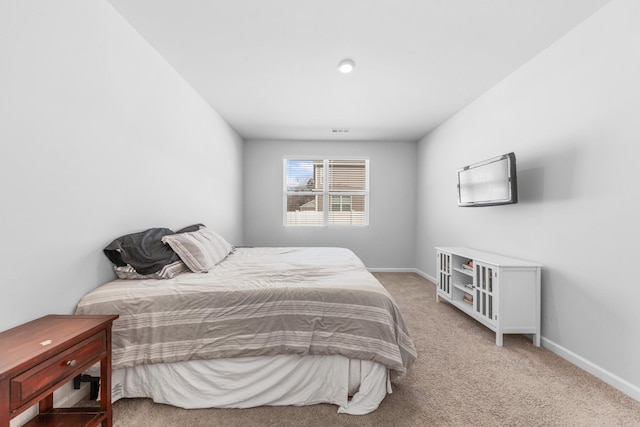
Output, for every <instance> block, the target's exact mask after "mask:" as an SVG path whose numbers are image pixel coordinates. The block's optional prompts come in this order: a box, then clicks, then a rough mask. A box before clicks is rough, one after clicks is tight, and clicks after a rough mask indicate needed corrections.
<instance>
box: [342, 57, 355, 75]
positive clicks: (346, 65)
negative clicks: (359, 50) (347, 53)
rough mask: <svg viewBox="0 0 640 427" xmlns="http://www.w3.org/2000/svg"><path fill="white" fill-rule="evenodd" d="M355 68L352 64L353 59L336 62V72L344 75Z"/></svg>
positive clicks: (353, 63)
mask: <svg viewBox="0 0 640 427" xmlns="http://www.w3.org/2000/svg"><path fill="white" fill-rule="evenodd" d="M355 66H356V63H355V62H353V59H349V58H345V59H343V60H342V61H340V62H338V70H340V72H341V73H344V74H347V73H350V72H352V71H353V69H354V68H355Z"/></svg>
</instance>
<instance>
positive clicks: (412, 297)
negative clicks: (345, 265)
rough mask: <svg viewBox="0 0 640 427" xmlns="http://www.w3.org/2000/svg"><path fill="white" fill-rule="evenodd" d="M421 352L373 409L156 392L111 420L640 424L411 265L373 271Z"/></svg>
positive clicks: (572, 371) (120, 408)
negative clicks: (243, 404)
mask: <svg viewBox="0 0 640 427" xmlns="http://www.w3.org/2000/svg"><path fill="white" fill-rule="evenodd" d="M376 277H377V278H378V279H379V280H380V282H381V283H382V284H383V285H384V286H385V287H386V288H387V289H388V290H389V292H390V293H391V294H392V295H393V297H394V298H395V299H396V301H397V302H398V305H399V306H400V308H401V310H402V312H403V314H404V317H405V321H406V322H407V324H408V327H409V331H410V332H411V335H412V337H413V339H414V342H415V344H416V348H417V350H418V360H417V362H416V363H415V364H414V365H413V367H412V368H411V370H410V371H409V374H408V375H407V377H406V378H405V379H404V380H403V382H402V383H400V384H398V385H396V386H395V387H394V392H393V393H392V394H390V395H388V396H387V397H386V398H385V400H384V401H383V402H382V404H381V406H380V407H379V408H378V410H376V411H375V412H373V413H372V414H369V415H364V416H351V415H338V414H337V413H336V410H337V407H336V406H333V405H315V406H307V407H260V408H251V409H198V410H193V409H192V410H185V409H179V408H174V407H171V406H167V405H158V404H154V403H153V402H152V401H151V400H149V399H123V400H120V401H118V402H116V403H114V406H113V412H114V427H137V426H145V427H146V426H154V427H163V426H171V427H182V426H190V427H191V426H492V427H493V426H640V403H639V402H636V401H635V400H633V399H631V398H629V397H627V396H626V395H624V394H623V393H621V392H619V391H617V390H616V389H614V388H612V387H610V386H609V385H607V384H605V383H603V382H602V381H600V380H598V379H596V378H595V377H593V376H591V375H590V374H588V373H586V372H585V371H583V370H581V369H580V368H577V367H575V366H574V365H572V364H570V363H569V362H567V361H565V360H563V359H561V358H559V357H558V356H556V355H555V354H553V353H551V352H550V351H548V350H546V349H544V348H536V347H533V345H532V344H531V341H530V340H528V339H527V338H525V337H523V336H520V335H508V336H505V339H504V347H502V348H501V347H496V345H495V335H494V334H493V333H492V332H491V331H490V330H488V329H486V328H485V327H483V326H481V325H480V324H479V323H477V322H476V321H474V320H473V319H471V318H470V317H468V316H466V315H465V314H463V313H461V312H460V311H458V310H457V309H455V308H454V307H452V306H450V305H448V304H446V303H443V302H441V303H436V302H435V287H434V285H433V284H432V283H430V282H428V281H427V280H425V279H423V278H422V277H420V276H418V275H416V274H412V273H376Z"/></svg>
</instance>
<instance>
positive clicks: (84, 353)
mask: <svg viewBox="0 0 640 427" xmlns="http://www.w3.org/2000/svg"><path fill="white" fill-rule="evenodd" d="M106 350H107V334H106V332H105V331H104V330H103V331H100V332H99V333H97V334H95V335H93V336H91V337H89V338H87V339H86V340H84V341H82V342H80V343H78V344H76V345H74V346H72V347H71V348H69V349H67V350H65V351H63V352H61V353H59V354H56V355H55V356H54V357H52V358H51V359H48V360H45V361H44V362H42V363H40V364H38V365H36V366H34V367H33V368H31V369H29V370H28V371H25V372H23V373H22V374H20V375H18V376H17V377H14V378H12V379H11V410H12V411H13V410H16V409H17V408H19V407H20V406H22V405H23V404H25V403H27V402H28V401H29V400H31V399H33V398H34V397H36V395H37V394H39V393H42V392H43V391H45V390H46V389H48V388H49V387H51V386H53V385H55V384H57V383H58V382H59V381H61V380H62V379H64V378H65V377H66V376H69V375H73V374H74V372H76V371H77V370H78V368H79V367H81V366H83V365H88V366H87V367H89V366H90V365H91V364H93V363H95V362H97V361H98V359H99V358H100V356H101V355H102V354H103V353H104V352H105V351H106Z"/></svg>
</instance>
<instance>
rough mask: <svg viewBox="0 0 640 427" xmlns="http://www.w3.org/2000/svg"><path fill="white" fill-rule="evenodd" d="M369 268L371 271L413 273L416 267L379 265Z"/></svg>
mask: <svg viewBox="0 0 640 427" xmlns="http://www.w3.org/2000/svg"><path fill="white" fill-rule="evenodd" d="M367 270H369V271H370V272H371V273H413V272H414V270H415V268H408V267H407V268H395V267H392V268H385V267H382V268H378V267H372V268H367Z"/></svg>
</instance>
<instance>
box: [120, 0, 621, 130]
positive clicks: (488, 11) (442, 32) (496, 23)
mask: <svg viewBox="0 0 640 427" xmlns="http://www.w3.org/2000/svg"><path fill="white" fill-rule="evenodd" d="M608 1H609V0H482V1H480V0H209V1H207V0H110V2H111V3H112V4H113V5H114V6H115V8H116V9H117V10H118V11H119V12H120V13H121V14H122V15H123V16H124V17H125V18H126V19H127V20H128V21H129V22H130V23H131V24H132V26H133V27H134V28H135V29H136V30H137V31H138V32H139V33H140V34H141V35H142V36H143V37H144V38H145V39H146V40H147V41H148V42H149V43H150V44H151V45H152V46H153V47H154V48H155V49H156V50H157V51H158V52H159V53H160V54H161V55H162V56H163V57H164V58H165V59H166V60H167V61H168V62H169V63H170V64H171V65H172V66H173V67H174V68H175V69H176V70H177V71H178V72H179V73H180V74H181V75H182V76H183V77H184V79H185V80H186V81H187V82H189V84H191V86H193V88H195V90H196V91H198V92H199V93H200V95H201V96H202V97H203V98H204V99H205V100H206V101H207V102H208V103H209V104H210V105H211V106H212V107H213V108H214V109H215V110H216V111H217V112H218V113H219V114H220V115H221V116H222V117H223V118H224V119H225V120H226V121H227V122H228V123H229V124H230V125H231V126H232V127H233V128H234V129H235V130H236V131H237V132H238V133H239V134H240V135H241V136H242V137H243V138H244V139H246V140H254V139H294V140H307V139H309V140H333V139H338V140H384V141H417V140H418V139H420V138H421V137H423V136H424V135H425V134H427V133H428V132H429V131H430V130H432V129H433V128H434V127H436V126H438V125H439V124H440V123H442V122H443V121H444V120H446V119H447V118H449V117H451V116H452V115H453V114H455V113H456V112H458V111H459V110H460V109H462V108H463V107H464V106H465V105H467V104H468V103H469V102H471V101H473V100H474V99H475V98H477V97H478V96H479V95H481V94H482V93H483V92H485V91H487V90H488V89H490V88H491V87H493V86H494V85H495V84H496V83H498V82H499V81H501V80H502V79H504V78H505V77H506V76H508V75H509V74H510V73H512V72H513V71H514V70H516V69H517V68H518V67H520V66H521V65H523V64H524V63H526V62H527V61H528V60H529V59H531V58H532V57H534V56H535V55H537V54H538V53H539V52H541V51H542V50H544V49H545V48H546V47H548V46H549V45H551V44H552V43H553V42H554V41H555V40H557V39H558V38H560V37H561V36H562V35H564V34H566V33H567V32H568V31H570V30H571V29H572V28H573V27H575V26H576V25H577V24H579V23H580V22H581V21H583V20H584V19H585V18H587V17H588V16H590V15H591V14H593V13H594V12H595V11H596V10H598V9H599V8H600V7H602V6H603V5H604V4H606V3H607V2H608ZM343 58H352V59H353V60H354V61H355V63H356V67H355V70H354V71H353V72H352V73H350V74H341V73H339V72H338V70H337V65H338V62H339V61H340V60H341V59H343ZM336 128H339V129H342V130H343V129H347V130H348V132H344V131H342V132H334V131H332V129H336Z"/></svg>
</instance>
